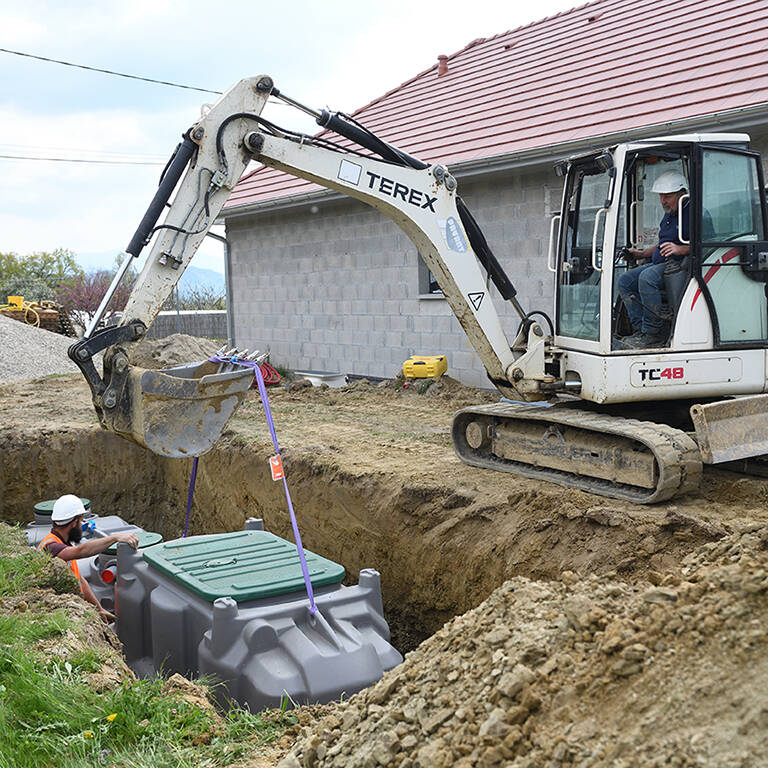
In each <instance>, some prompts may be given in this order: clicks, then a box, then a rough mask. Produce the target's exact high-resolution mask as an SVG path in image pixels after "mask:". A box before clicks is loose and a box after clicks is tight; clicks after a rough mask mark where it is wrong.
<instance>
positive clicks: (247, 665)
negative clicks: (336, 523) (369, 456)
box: [116, 520, 402, 711]
mask: <svg viewBox="0 0 768 768" xmlns="http://www.w3.org/2000/svg"><path fill="white" fill-rule="evenodd" d="M259 523H260V521H258V522H257V521H253V520H251V521H249V523H248V529H246V530H244V531H237V532H234V533H221V534H210V535H205V536H191V537H188V538H181V539H175V540H174V541H168V542H163V543H160V544H157V545H155V546H152V547H148V548H146V549H144V550H143V551H140V552H135V551H134V550H133V549H131V548H130V547H129V546H128V545H125V544H120V545H118V547H117V573H118V578H117V588H116V599H117V605H118V620H117V633H118V636H119V638H120V640H121V641H122V643H123V647H124V652H125V657H126V660H127V661H128V664H129V665H130V666H131V667H132V669H133V670H134V671H135V672H136V673H137V674H138V675H139V676H140V677H149V676H152V675H154V674H156V673H159V672H162V673H163V674H164V675H167V674H172V673H174V672H178V673H180V674H182V675H185V676H188V677H189V676H197V675H212V676H213V677H214V678H215V679H216V680H217V681H220V682H221V683H222V685H220V686H218V687H217V688H216V689H215V690H216V693H217V695H218V697H219V698H220V699H221V700H222V701H226V700H227V699H234V700H236V701H238V702H239V703H240V704H243V705H248V706H249V707H250V708H251V709H252V710H254V711H258V710H260V709H263V708H265V707H277V706H280V705H281V704H282V703H284V702H286V701H287V702H288V703H295V704H305V703H318V702H319V703H324V702H328V701H331V700H333V699H338V698H340V697H341V696H344V695H347V696H348V695H351V694H353V693H356V692H357V691H359V690H361V689H363V688H365V687H367V686H369V685H372V684H373V683H375V682H376V681H377V680H379V678H381V676H382V675H383V673H384V672H385V671H386V670H388V669H391V668H392V667H394V666H396V665H397V664H399V663H400V662H401V661H402V656H401V655H400V653H399V652H398V651H397V650H395V648H394V647H392V646H391V645H390V644H389V627H388V626H387V623H386V621H385V620H384V616H383V608H382V600H381V580H380V576H379V573H378V572H377V571H375V570H372V569H364V570H362V571H361V572H360V576H359V581H358V583H357V584H356V585H353V586H345V585H343V584H342V580H343V579H344V576H345V571H344V568H343V567H342V566H341V565H339V564H337V563H334V562H332V561H331V560H328V559H326V558H324V557H321V556H320V555H317V554H314V553H313V552H309V551H305V555H306V562H307V566H308V569H309V574H310V579H311V582H312V586H313V591H314V597H315V603H316V606H317V609H318V610H317V612H316V613H315V614H314V615H312V614H311V613H310V609H309V601H308V598H307V594H306V592H305V591H304V590H305V587H304V581H303V577H302V571H301V566H300V563H299V558H298V555H297V552H296V547H295V545H294V544H293V543H291V542H288V541H286V540H284V539H281V538H280V537H278V536H276V535H275V534H273V533H270V532H267V531H264V530H259V528H260V525H259Z"/></svg>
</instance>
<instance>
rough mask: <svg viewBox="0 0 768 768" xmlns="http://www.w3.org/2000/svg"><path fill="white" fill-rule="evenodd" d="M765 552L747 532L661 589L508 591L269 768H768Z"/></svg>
mask: <svg viewBox="0 0 768 768" xmlns="http://www.w3.org/2000/svg"><path fill="white" fill-rule="evenodd" d="M766 547H768V527H763V526H759V525H754V526H747V527H746V528H745V529H744V530H742V531H741V532H739V533H734V534H732V535H730V536H728V537H726V538H723V539H722V540H720V541H718V542H712V543H709V544H706V545H704V546H703V547H701V548H699V549H698V550H697V551H695V552H694V553H692V554H691V555H689V556H688V557H687V558H685V559H684V560H683V563H682V568H681V569H680V570H679V572H677V573H670V574H668V575H667V576H666V577H665V578H664V580H663V581H662V582H661V583H660V584H652V583H645V584H642V583H641V584H637V583H635V584H627V583H625V582H622V581H620V580H618V579H617V578H616V576H615V574H614V575H608V576H603V577H597V576H591V577H588V578H586V579H582V578H580V577H579V576H577V575H576V574H573V573H570V574H569V573H564V574H562V577H563V581H562V582H536V581H531V580H529V579H525V578H515V579H512V580H510V581H507V582H506V583H505V584H504V585H503V586H501V587H500V588H499V589H497V590H496V591H495V592H493V593H492V594H491V596H490V597H489V598H488V599H487V600H486V601H485V602H484V603H482V604H481V605H480V606H478V607H477V608H476V609H474V610H472V611H469V612H468V613H466V614H464V615H463V616H460V617H458V618H456V619H454V620H453V621H451V622H450V623H448V624H446V626H445V627H444V628H443V629H442V630H441V631H440V632H438V633H437V634H436V635H434V636H433V637H432V638H430V639H429V640H427V641H426V642H425V643H423V644H422V646H420V647H419V648H418V649H417V650H416V651H414V652H413V653H411V654H409V655H408V656H407V658H406V661H405V662H404V663H403V664H402V665H401V666H400V667H397V668H396V669H394V670H392V671H391V672H389V673H388V674H386V675H385V676H384V678H383V679H382V680H381V681H380V682H379V683H378V684H377V685H376V686H374V687H372V688H370V689H368V690H366V691H363V692H362V693H360V694H358V695H356V696H354V697H352V698H351V699H350V700H349V701H348V702H347V703H346V704H341V705H338V706H335V707H334V708H332V709H331V710H330V714H328V715H326V716H325V717H324V718H323V719H322V720H321V721H319V722H318V723H317V724H315V725H313V726H311V727H305V728H304V729H303V730H302V732H301V734H300V737H299V740H298V742H297V744H296V745H295V746H294V748H293V749H292V750H291V752H290V753H289V754H288V755H287V756H286V757H285V758H284V759H283V760H282V761H281V763H280V768H298V766H318V767H321V766H347V767H349V768H351V767H352V766H376V765H381V766H398V767H399V768H417V767H418V766H422V767H423V768H427V766H429V768H447V767H448V766H457V768H469V766H482V767H485V766H488V767H490V766H501V765H504V766H510V767H511V766H515V767H516V768H523V767H526V768H534V766H537V767H538V766H545V765H546V766H567V765H574V766H580V767H582V768H608V766H612V767H613V768H631V767H633V766H634V767H636V768H640V766H643V767H644V768H645V767H646V766H667V765H674V766H712V768H714V767H715V766H717V767H718V768H722V767H723V766H743V767H744V768H746V766H758V765H766V758H765V748H766V742H767V741H768V739H767V737H766V724H768V715H767V714H766V713H768V661H766V653H765V651H766V641H767V640H768V636H767V635H766V632H765V626H766V621H768V602H767V601H766V599H765V595H766V592H767V591H768V552H767V551H766Z"/></svg>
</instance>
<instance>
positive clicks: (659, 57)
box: [225, 0, 768, 213]
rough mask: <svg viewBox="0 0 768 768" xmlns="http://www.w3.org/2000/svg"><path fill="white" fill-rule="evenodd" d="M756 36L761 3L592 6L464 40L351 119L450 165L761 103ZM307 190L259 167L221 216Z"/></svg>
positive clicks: (766, 14)
mask: <svg viewBox="0 0 768 768" xmlns="http://www.w3.org/2000/svg"><path fill="white" fill-rule="evenodd" d="M766 33H768V3H766V2H765V0H677V2H675V3H670V2H669V0H596V2H592V3H588V4H586V5H583V6H580V7H578V8H574V9H573V10H570V11H566V12H564V13H560V14H558V15H556V16H551V17H549V18H546V19H543V20H542V21H538V22H534V23H532V24H528V25H526V26H524V27H520V28H518V29H514V30H511V31H509V32H504V33H502V34H499V35H495V36H494V37H490V38H479V39H477V40H473V41H472V42H471V43H469V44H468V45H467V46H465V47H464V48H462V49H461V50H460V51H457V52H456V53H454V54H452V55H451V56H448V58H447V60H446V63H447V65H448V72H447V74H445V75H443V76H442V77H438V76H437V63H435V65H434V66H432V67H430V68H429V69H427V70H425V71H424V72H421V73H419V74H418V75H416V76H415V77H413V78H411V79H410V80H408V81H406V82H405V83H403V84H402V85H400V86H399V87H397V88H394V89H393V90H391V91H389V92H387V93H386V94H384V95H383V96H381V97H379V98H378V99H375V100H374V101H372V102H371V103H370V104H368V105H366V106H365V107H362V108H361V109H359V110H357V111H356V112H355V113H354V117H355V118H356V119H357V120H359V121H360V122H362V123H364V124H365V125H366V126H367V127H368V128H369V129H370V130H372V131H373V132H374V133H376V134H378V135H379V136H381V138H383V139H385V140H386V141H388V142H390V143H391V144H394V145H395V146H397V147H399V148H401V149H403V150H405V151H406V152H408V153H410V154H412V155H415V156H416V157H419V158H420V159H422V160H424V161H426V162H437V161H439V162H443V163H448V164H450V163H458V162H461V161H468V160H478V159H482V158H485V157H496V156H499V155H502V156H503V155H506V154H511V153H515V152H520V151H523V150H527V149H535V148H538V147H545V146H549V145H557V144H561V143H564V142H568V141H573V140H576V139H588V138H590V137H593V136H594V137H596V136H602V135H606V134H610V133H614V132H618V131H623V130H628V129H632V128H641V127H643V126H646V125H647V126H651V125H658V124H660V123H665V122H668V121H672V120H680V119H683V118H687V117H697V116H704V115H708V114H712V113H715V112H722V111H725V110H729V109H736V108H739V107H748V106H753V105H757V104H763V103H766V102H768V60H767V59H766V57H765V54H764V50H765V44H764V39H765V37H766ZM326 133H327V132H323V134H321V135H324V134H326ZM334 139H335V137H334ZM339 143H342V144H349V142H347V141H346V140H341V141H340V142H339ZM317 189H320V187H319V186H318V185H316V184H311V183H310V182H307V181H304V180H302V179H297V178H295V177H292V176H290V175H288V174H286V173H283V172H282V171H276V170H274V169H272V168H266V167H263V166H262V167H259V168H257V169H256V170H255V171H253V172H251V173H250V174H248V175H247V176H245V177H244V178H243V179H241V181H240V183H239V184H238V185H237V187H236V188H235V190H234V191H233V193H232V195H231V196H230V198H229V200H228V202H227V205H226V209H225V213H226V210H230V209H232V208H236V207H240V206H245V205H249V204H252V203H256V202H263V201H267V200H272V199H277V198H282V197H286V196H292V195H298V194H302V193H306V192H311V191H315V190H317Z"/></svg>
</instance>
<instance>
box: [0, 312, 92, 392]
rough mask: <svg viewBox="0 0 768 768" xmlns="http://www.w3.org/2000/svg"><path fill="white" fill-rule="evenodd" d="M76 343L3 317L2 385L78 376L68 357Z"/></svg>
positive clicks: (0, 323)
mask: <svg viewBox="0 0 768 768" xmlns="http://www.w3.org/2000/svg"><path fill="white" fill-rule="evenodd" d="M73 341H74V339H70V338H67V337H66V336H62V335H61V334H58V333H52V332H51V331H44V330H41V329H40V328H35V327H34V326H32V325H27V324H26V323H20V322H19V321H18V320H11V319H10V318H9V317H4V316H3V315H0V383H7V382H9V381H19V380H21V379H37V378H40V377H42V376H50V375H51V374H54V373H77V372H78V370H79V369H78V367H77V366H76V365H75V364H74V363H73V362H72V361H71V360H70V359H69V358H68V357H67V349H69V347H70V345H71V344H72V342H73Z"/></svg>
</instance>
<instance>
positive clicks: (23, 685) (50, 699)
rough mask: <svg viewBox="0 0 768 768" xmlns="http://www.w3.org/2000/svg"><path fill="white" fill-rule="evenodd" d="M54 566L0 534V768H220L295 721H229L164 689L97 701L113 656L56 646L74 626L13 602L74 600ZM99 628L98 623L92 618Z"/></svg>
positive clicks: (9, 532)
mask: <svg viewBox="0 0 768 768" xmlns="http://www.w3.org/2000/svg"><path fill="white" fill-rule="evenodd" d="M53 571H54V568H53V566H52V564H51V561H50V559H49V558H48V556H47V555H44V553H38V552H35V551H34V550H31V549H29V548H27V547H26V545H25V544H24V542H23V541H22V540H21V536H20V532H19V531H18V530H14V529H12V528H10V527H9V526H6V525H3V524H0V768H49V767H51V768H52V767H53V766H66V768H96V767H97V766H98V768H188V767H189V768H192V766H194V767H195V768H216V767H217V766H226V765H230V764H231V763H233V762H235V761H237V760H241V759H243V758H245V757H247V756H248V755H249V754H251V753H252V751H253V750H254V748H256V747H258V746H259V745H261V744H265V743H267V742H269V741H271V740H273V739H275V738H277V737H279V736H280V735H281V734H282V733H283V732H284V730H285V729H286V727H288V726H290V725H292V724H293V723H294V722H295V718H294V716H293V715H291V714H286V713H281V712H273V713H264V714H262V715H255V714H252V713H251V712H249V711H248V710H246V709H242V708H240V707H237V706H233V707H232V708H231V709H229V710H228V711H227V712H226V713H223V714H220V713H217V711H216V710H214V709H213V708H201V707H198V706H196V705H194V704H193V703H191V702H189V701H187V700H186V699H184V698H183V697H182V696H179V695H175V694H165V693H163V690H162V688H163V681H162V680H161V679H153V680H141V681H129V682H125V683H123V684H122V685H119V686H117V687H113V688H111V689H108V690H105V691H97V690H96V689H95V688H94V687H93V685H92V684H91V681H90V679H89V675H90V674H91V673H93V672H97V671H98V670H99V669H100V668H101V666H102V661H103V658H102V656H103V655H107V654H108V653H109V651H108V650H102V652H101V653H100V649H99V648H95V647H92V646H89V645H87V644H80V645H79V646H78V645H77V643H75V644H74V645H75V646H77V650H72V651H64V650H60V651H51V650H47V651H46V650H45V649H46V648H48V649H50V648H57V647H60V648H70V647H72V645H73V644H72V643H71V642H67V643H66V644H65V643H61V644H60V645H57V643H56V639H57V637H62V639H63V638H64V636H66V637H67V638H71V636H72V635H73V634H74V635H78V632H79V630H80V628H79V627H78V625H77V623H76V620H75V619H73V618H72V617H70V616H67V615H66V613H65V612H64V611H63V610H61V611H54V612H52V613H51V612H50V611H49V612H46V613H43V612H42V611H41V609H40V608H39V607H38V608H37V609H36V605H35V601H34V599H32V598H31V597H30V599H29V605H28V606H27V607H26V610H24V611H19V610H18V609H16V610H12V609H11V608H10V607H9V606H10V605H11V603H8V602H7V601H8V600H9V599H11V598H16V599H17V601H18V600H19V599H20V598H23V597H25V591H26V590H29V589H30V588H32V587H36V586H40V584H44V585H46V586H48V587H49V588H53V587H52V586H51V585H56V586H58V587H62V588H63V589H64V591H70V589H69V588H70V587H71V583H70V582H71V581H72V580H71V579H66V578H64V579H63V578H62V577H61V574H60V572H59V571H56V573H55V574H54V575H51V573H50V572H53ZM93 620H94V621H95V620H96V618H95V615H94V617H93Z"/></svg>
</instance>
